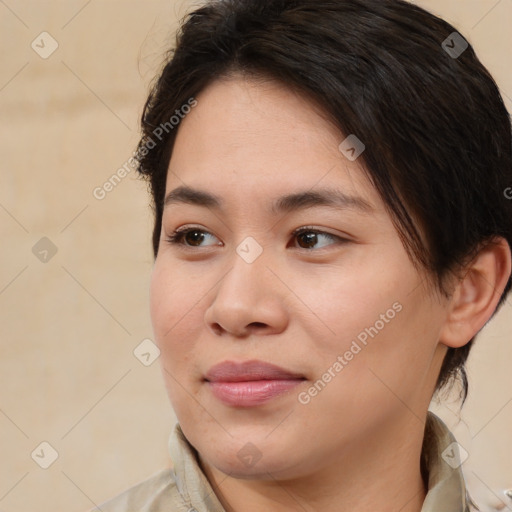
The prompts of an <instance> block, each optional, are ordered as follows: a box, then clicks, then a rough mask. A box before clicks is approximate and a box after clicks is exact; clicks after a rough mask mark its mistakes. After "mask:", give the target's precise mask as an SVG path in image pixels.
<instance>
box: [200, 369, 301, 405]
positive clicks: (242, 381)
mask: <svg viewBox="0 0 512 512" xmlns="http://www.w3.org/2000/svg"><path fill="white" fill-rule="evenodd" d="M304 380H305V378H304V376H303V375H300V374H298V373H296V372H292V371H289V370H285V369H284V368H281V367H279V366H276V365H274V364H271V363H266V362H264V361H257V360H252V361H244V362H235V361H224V362H222V363H219V364H217V365H215V366H213V367H212V368H210V370H209V371H208V372H207V373H206V376H205V381H206V384H207V385H208V387H209V388H210V390H211V391H212V393H213V394H214V396H215V397H216V398H218V399H219V400H221V401H222V402H224V403H225V404H227V405H231V406H235V407H252V406H257V405H262V404H264V403H266V402H268V401H269V400H272V399H274V398H277V397H278V396H280V395H282V394H284V393H286V392H287V391H290V390H291V389H293V388H294V387H295V386H297V385H298V384H300V383H301V382H302V381H304Z"/></svg>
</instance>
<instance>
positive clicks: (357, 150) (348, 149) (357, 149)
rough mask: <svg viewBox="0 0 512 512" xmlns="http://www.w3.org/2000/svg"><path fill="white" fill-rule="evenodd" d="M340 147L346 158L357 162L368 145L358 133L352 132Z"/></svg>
mask: <svg viewBox="0 0 512 512" xmlns="http://www.w3.org/2000/svg"><path fill="white" fill-rule="evenodd" d="M338 149H339V150H340V151H341V153H342V154H343V155H344V156H345V158H347V159H348V160H350V161H351V162H355V161H356V160H357V159H358V158H359V156H360V155H361V154H362V153H363V152H364V150H365V149H366V146H365V145H364V144H363V143H362V141H361V140H360V139H359V137H357V135H354V134H353V133H352V134H350V135H349V136H348V137H347V138H346V139H345V140H344V141H343V142H342V143H341V144H340V145H339V146H338Z"/></svg>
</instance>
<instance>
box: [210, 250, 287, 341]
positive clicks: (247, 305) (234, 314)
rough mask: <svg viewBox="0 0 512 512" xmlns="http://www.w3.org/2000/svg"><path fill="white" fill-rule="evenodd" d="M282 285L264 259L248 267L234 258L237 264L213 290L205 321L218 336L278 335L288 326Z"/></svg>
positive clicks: (236, 256)
mask: <svg viewBox="0 0 512 512" xmlns="http://www.w3.org/2000/svg"><path fill="white" fill-rule="evenodd" d="M283 294H285V290H283V285H282V283H280V282H279V280H278V279H277V278H276V277H275V274H274V273H273V272H271V271H270V270H269V269H268V268H267V266H266V263H265V261H264V260H263V258H261V257H260V258H259V259H258V260H257V261H256V262H252V263H247V262H246V261H244V260H243V259H242V258H240V257H239V256H238V255H236V254H235V255H234V264H233V266H232V268H231V270H230V271H228V272H227V274H225V275H224V277H223V278H222V279H221V280H220V282H219V284H218V286H217V287H216V288H215V289H214V294H213V295H212V299H211V303H210V305H209V306H208V308H207V309H206V311H205V315H204V320H205V323H206V325H207V326H208V328H209V329H211V330H212V331H213V332H214V333H215V334H216V335H218V336H221V335H227V334H230V335H232V336H235V337H238V338H244V337H247V336H250V335H255V334H259V335H267V334H279V333H280V332H282V331H284V330H285V329H286V326H287V325H288V311H287V308H286V304H285V302H284V296H283Z"/></svg>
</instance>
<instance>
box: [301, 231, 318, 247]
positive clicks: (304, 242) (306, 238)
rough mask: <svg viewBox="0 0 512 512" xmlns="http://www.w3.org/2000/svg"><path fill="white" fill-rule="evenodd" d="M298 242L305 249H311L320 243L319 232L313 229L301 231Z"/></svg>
mask: <svg viewBox="0 0 512 512" xmlns="http://www.w3.org/2000/svg"><path fill="white" fill-rule="evenodd" d="M297 243H298V244H299V246H300V247H302V248H303V249H311V248H312V247H314V246H315V245H316V244H317V243H318V234H317V233H313V232H311V231H310V232H305V233H300V234H299V235H298V236H297Z"/></svg>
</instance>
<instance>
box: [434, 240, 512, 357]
mask: <svg viewBox="0 0 512 512" xmlns="http://www.w3.org/2000/svg"><path fill="white" fill-rule="evenodd" d="M510 273H511V253H510V246H509V245H508V243H507V241H506V240H505V239H504V238H497V239H495V240H494V241H493V242H491V243H489V244H488V245H485V246H484V247H483V248H482V249H481V250H480V251H479V253H478V254H477V256H476V257H475V258H474V259H473V260H472V261H471V263H469V264H468V265H467V267H466V268H465V269H464V271H463V278H462V279H459V280H458V282H457V283H456V285H455V289H454V291H453V294H452V296H451V298H450V301H449V309H448V315H447V318H446V321H445V323H444V325H443V328H442V330H441V336H440V339H439V341H440V343H442V344H443V345H446V346H448V347H451V348H459V347H462V346H464V345H466V343H468V342H469V340H471V339H472V338H473V337H474V336H475V335H476V334H477V333H478V331H480V329H482V327H483V326H484V325H485V324H486V322H487V321H488V320H489V319H490V318H491V316H492V315H493V313H494V312H495V310H496V307H497V305H498V302H499V300H500V297H501V295H502V294H503V290H504V289H505V286H506V285H507V282H508V279H509V277H510Z"/></svg>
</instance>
